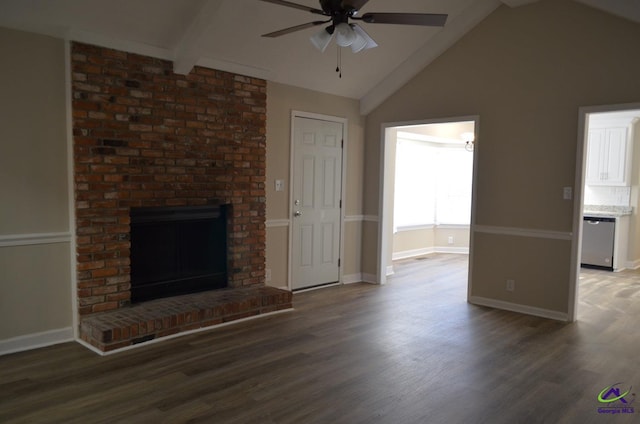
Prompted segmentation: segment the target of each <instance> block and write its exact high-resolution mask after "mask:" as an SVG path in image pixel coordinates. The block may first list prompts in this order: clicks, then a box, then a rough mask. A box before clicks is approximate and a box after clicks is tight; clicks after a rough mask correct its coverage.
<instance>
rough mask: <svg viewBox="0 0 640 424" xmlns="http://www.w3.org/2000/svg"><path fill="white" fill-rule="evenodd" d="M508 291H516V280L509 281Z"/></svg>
mask: <svg viewBox="0 0 640 424" xmlns="http://www.w3.org/2000/svg"><path fill="white" fill-rule="evenodd" d="M506 290H507V291H510V292H512V291H515V290H516V280H507V286H506Z"/></svg>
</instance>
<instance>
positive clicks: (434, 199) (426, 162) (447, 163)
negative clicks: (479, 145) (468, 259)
mask: <svg viewBox="0 0 640 424" xmlns="http://www.w3.org/2000/svg"><path fill="white" fill-rule="evenodd" d="M472 169H473V153H470V152H468V151H466V150H465V149H464V146H461V145H451V144H440V143H429V142H424V141H415V140H402V139H399V140H398V143H397V149H396V174H395V204H394V228H396V229H397V228H399V227H409V226H421V225H436V224H459V225H469V223H470V216H471V186H472V178H473V177H472V174H473V171H472Z"/></svg>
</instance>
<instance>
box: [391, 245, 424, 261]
mask: <svg viewBox="0 0 640 424" xmlns="http://www.w3.org/2000/svg"><path fill="white" fill-rule="evenodd" d="M431 253H435V249H434V248H433V247H425V248H422V249H411V250H403V251H401V252H393V255H391V259H392V260H394V261H397V260H400V259H409V258H415V257H417V256H424V255H430V254H431Z"/></svg>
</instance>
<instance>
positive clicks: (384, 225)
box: [376, 115, 480, 293]
mask: <svg viewBox="0 0 640 424" xmlns="http://www.w3.org/2000/svg"><path fill="white" fill-rule="evenodd" d="M461 121H473V122H474V132H475V142H474V143H475V144H474V152H473V183H472V184H473V185H472V189H471V225H470V228H469V237H470V239H469V276H468V279H469V283H468V293H471V277H472V273H471V264H472V260H471V259H472V258H473V227H474V224H475V216H476V186H477V184H476V180H477V178H476V177H477V169H478V166H477V163H478V138H479V137H478V134H479V131H478V130H479V123H480V117H479V116H478V115H471V116H457V117H452V118H439V119H421V120H418V121H404V122H385V123H383V124H382V125H381V134H380V140H381V143H380V183H379V187H380V189H379V194H378V196H379V198H378V201H379V206H378V211H379V214H380V215H379V217H378V270H377V276H376V279H377V283H378V284H385V283H386V282H387V266H388V264H387V256H389V246H390V244H391V242H390V240H389V237H390V235H391V234H392V231H391V230H392V227H393V222H391V215H392V214H391V210H392V208H393V202H385V196H386V194H387V193H389V190H390V189H391V187H386V185H387V184H386V178H385V174H386V169H387V168H388V165H387V161H388V160H389V158H387V156H386V151H387V148H386V145H387V143H388V142H389V140H387V131H388V130H390V129H392V128H395V127H402V126H407V125H429V124H443V123H448V122H461Z"/></svg>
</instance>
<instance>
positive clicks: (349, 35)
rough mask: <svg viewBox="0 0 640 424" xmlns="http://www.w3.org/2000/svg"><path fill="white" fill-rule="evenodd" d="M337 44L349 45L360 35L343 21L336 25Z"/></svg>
mask: <svg viewBox="0 0 640 424" xmlns="http://www.w3.org/2000/svg"><path fill="white" fill-rule="evenodd" d="M335 32H336V44H337V45H339V46H340V47H349V46H350V45H352V44H353V43H354V42H355V41H356V39H357V38H358V36H357V35H356V33H355V32H354V31H353V28H351V25H349V24H347V23H345V22H342V23H339V24H338V25H336V31H335Z"/></svg>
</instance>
